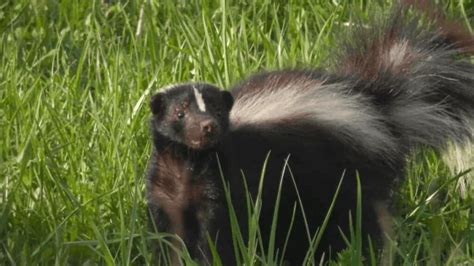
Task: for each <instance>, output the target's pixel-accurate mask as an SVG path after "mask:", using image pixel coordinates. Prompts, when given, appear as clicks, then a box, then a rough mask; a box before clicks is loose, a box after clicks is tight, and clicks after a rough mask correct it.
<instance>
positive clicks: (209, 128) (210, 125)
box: [200, 119, 216, 136]
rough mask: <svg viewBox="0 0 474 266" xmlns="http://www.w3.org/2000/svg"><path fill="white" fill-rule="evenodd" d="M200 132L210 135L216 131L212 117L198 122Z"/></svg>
mask: <svg viewBox="0 0 474 266" xmlns="http://www.w3.org/2000/svg"><path fill="white" fill-rule="evenodd" d="M200 127H201V132H202V133H204V134H205V135H206V136H209V135H212V134H214V133H215V131H216V122H215V121H213V120H212V119H207V120H204V121H202V122H201V123H200Z"/></svg>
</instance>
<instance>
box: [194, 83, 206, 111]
mask: <svg viewBox="0 0 474 266" xmlns="http://www.w3.org/2000/svg"><path fill="white" fill-rule="evenodd" d="M193 90H194V97H195V98H196V103H197V105H198V108H199V110H200V111H201V112H205V111H206V104H205V103H204V99H203V98H202V93H200V92H199V91H198V90H197V89H196V87H194V86H193Z"/></svg>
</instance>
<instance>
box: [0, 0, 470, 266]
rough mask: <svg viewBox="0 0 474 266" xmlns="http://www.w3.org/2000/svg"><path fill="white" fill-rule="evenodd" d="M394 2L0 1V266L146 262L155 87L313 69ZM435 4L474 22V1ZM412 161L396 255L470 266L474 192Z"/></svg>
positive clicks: (435, 165) (423, 159)
mask: <svg viewBox="0 0 474 266" xmlns="http://www.w3.org/2000/svg"><path fill="white" fill-rule="evenodd" d="M388 2H390V1H385V0H353V1H319V0H318V1H296V0H290V1H269V0H262V1H255V2H254V3H252V2H248V3H241V2H239V1H225V0H221V1H210V0H203V1H199V2H196V1H184V0H181V1H176V0H173V1H171V0H162V1H154V0H140V1H99V0H94V1H80V0H64V1H53V0H36V1H27V0H20V1H13V0H6V1H2V2H1V3H0V33H1V35H0V239H1V241H0V264H2V265H15V264H17V265H34V264H40V265H53V264H57V265H63V264H106V265H114V264H118V265H130V264H132V265H136V264H149V263H150V261H151V257H152V256H151V253H152V252H151V249H150V247H149V245H148V244H147V243H148V240H149V239H150V238H156V237H161V236H160V235H156V234H151V233H149V232H148V227H147V224H148V222H147V214H146V202H145V199H144V170H145V168H146V163H147V159H148V155H149V151H150V145H151V143H150V139H149V135H148V116H149V111H148V106H147V103H148V98H149V96H150V94H151V93H152V92H154V91H155V90H157V89H158V88H159V87H161V86H163V85H166V84H169V83H173V82H180V81H187V80H206V81H209V82H213V83H215V84H217V85H219V86H222V87H229V86H230V85H231V84H233V83H234V82H236V81H238V80H239V79H241V78H243V77H245V76H247V75H248V74H249V73H252V72H255V71H258V70H262V69H276V68H281V67H293V66H316V65H319V64H321V63H322V62H325V61H327V60H328V59H329V60H330V58H331V53H330V49H328V48H330V47H332V46H334V44H335V43H336V42H337V40H336V38H337V36H339V35H338V34H335V33H336V32H339V31H341V28H342V29H344V28H345V27H346V28H347V26H344V23H343V22H349V21H352V20H353V19H354V18H356V17H357V18H359V17H360V18H361V19H362V20H363V21H364V20H366V19H368V18H369V17H371V16H373V15H374V13H377V14H382V13H384V12H386V11H388V9H389V8H388V7H389V3H388ZM441 4H442V6H443V7H444V9H445V10H447V11H448V13H449V14H450V15H451V16H453V17H457V18H460V19H461V20H462V21H463V23H464V24H465V25H466V26H467V27H472V20H470V18H472V17H473V16H474V1H472V0H464V1H456V0H452V1H449V0H446V1H442V3H441ZM411 162H412V163H411V165H410V169H409V173H408V175H409V178H408V180H407V181H406V182H404V183H403V184H401V186H400V189H399V190H397V191H396V193H395V194H396V195H395V199H396V200H395V202H396V209H397V210H399V211H398V214H397V216H396V219H395V230H396V238H395V239H394V248H393V252H392V254H393V261H394V263H395V264H397V265H413V264H432V265H441V264H451V265H453V264H457V265H459V264H463V265H469V264H474V193H472V192H471V193H468V194H467V195H466V196H465V197H461V196H460V194H459V192H458V190H457V186H456V182H457V180H458V177H457V176H455V175H452V174H450V172H449V171H448V170H447V168H446V166H445V165H444V164H443V163H442V161H441V160H440V157H439V156H438V155H437V154H436V153H434V152H433V151H429V150H427V151H421V152H420V153H418V154H417V155H416V156H414V158H412V160H411ZM254 230H255V232H256V233H255V234H256V236H257V235H258V232H257V231H258V229H257V228H254ZM354 234H355V235H357V230H356V232H354ZM236 238H238V236H236ZM356 238H357V237H356ZM359 240H360V236H359ZM349 241H356V242H357V239H355V240H354V239H352V240H349ZM354 243H355V242H354ZM241 244H242V246H241V247H240V248H241V249H243V252H246V254H248V257H246V260H245V262H246V263H248V264H257V265H258V264H262V263H261V261H262V260H258V257H257V255H256V254H257V253H258V252H257V251H259V249H258V248H259V247H258V246H259V243H258V237H257V240H256V242H255V243H241ZM275 252H276V251H275ZM262 253H263V254H265V256H264V259H263V261H266V262H268V261H270V262H274V263H276V264H278V260H276V258H275V257H273V255H275V254H272V252H269V253H270V254H267V253H266V252H262ZM355 253H357V251H354V249H351V248H349V249H348V250H346V251H344V252H342V253H341V254H339V256H338V257H337V258H336V259H335V260H334V261H333V262H331V264H335V265H338V264H343V265H347V264H352V263H353V261H352V258H353V257H354V256H353V254H355ZM374 256H377V255H374ZM266 259H269V260H266ZM359 259H360V257H359ZM259 261H260V262H259ZM368 261H369V260H366V261H365V262H364V263H368ZM372 261H373V260H372ZM280 263H281V261H280ZM358 263H362V262H361V261H360V260H359V262H358Z"/></svg>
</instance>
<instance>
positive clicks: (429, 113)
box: [336, 0, 474, 148]
mask: <svg viewBox="0 0 474 266" xmlns="http://www.w3.org/2000/svg"><path fill="white" fill-rule="evenodd" d="M412 9H415V10H412ZM412 11H414V12H412ZM412 13H418V15H413V14H412ZM374 25H375V24H374ZM344 47H345V49H344V51H343V53H342V55H341V57H340V58H339V60H338V61H337V64H336V72H337V73H339V74H342V75H344V76H346V77H350V78H352V79H354V80H356V81H355V82H356V83H357V85H356V86H355V89H356V90H358V91H360V92H362V93H364V94H366V95H369V96H370V97H372V98H373V100H374V101H375V102H376V104H379V106H380V109H381V110H382V112H383V113H385V114H386V115H387V116H388V122H389V123H390V124H391V126H392V127H393V128H394V130H395V131H396V133H397V135H398V136H399V137H400V138H401V139H403V140H405V142H404V143H406V144H407V147H408V148H409V147H412V146H413V145H417V144H426V145H430V146H433V147H435V148H439V147H442V146H443V144H445V143H446V140H447V139H453V140H455V141H458V142H460V141H465V140H468V139H472V138H473V128H474V127H473V124H474V123H473V121H474V65H473V64H472V60H471V58H470V56H472V55H473V54H474V37H473V35H472V34H471V33H470V32H469V31H468V30H467V29H464V28H463V27H462V25H460V24H458V23H455V22H452V21H449V20H448V19H446V17H445V16H443V15H442V14H441V13H440V12H439V11H438V10H435V9H433V8H432V7H431V5H430V4H428V2H427V1H415V0H412V1H408V0H406V1H402V5H401V6H398V7H397V8H395V11H394V12H393V14H392V16H391V18H390V19H389V20H388V21H387V23H385V24H381V26H378V27H375V26H374V27H365V28H360V29H358V30H357V32H356V34H354V36H353V38H351V39H350V41H348V42H346V43H345V44H344Z"/></svg>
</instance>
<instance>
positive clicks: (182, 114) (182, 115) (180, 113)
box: [177, 111, 184, 119]
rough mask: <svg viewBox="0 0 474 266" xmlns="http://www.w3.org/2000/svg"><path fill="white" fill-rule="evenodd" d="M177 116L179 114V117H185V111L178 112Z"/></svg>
mask: <svg viewBox="0 0 474 266" xmlns="http://www.w3.org/2000/svg"><path fill="white" fill-rule="evenodd" d="M177 116H178V118H179V119H183V118H184V112H182V111H180V112H178V114H177Z"/></svg>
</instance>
